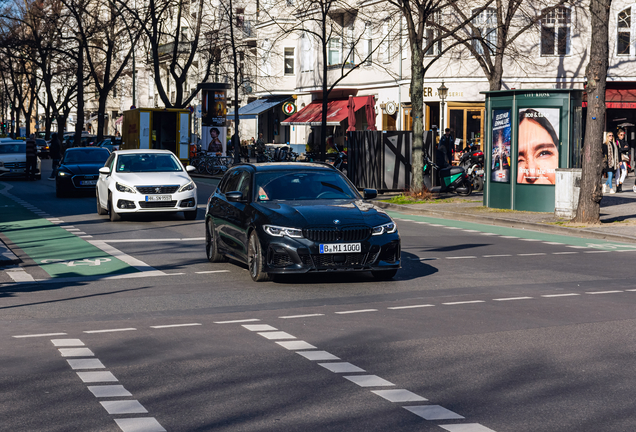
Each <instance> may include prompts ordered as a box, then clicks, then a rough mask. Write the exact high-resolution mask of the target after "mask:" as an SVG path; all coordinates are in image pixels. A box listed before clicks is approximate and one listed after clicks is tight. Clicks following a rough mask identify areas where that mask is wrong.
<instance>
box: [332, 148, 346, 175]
mask: <svg viewBox="0 0 636 432" xmlns="http://www.w3.org/2000/svg"><path fill="white" fill-rule="evenodd" d="M334 147H335V149H336V151H337V153H336V157H335V158H334V160H333V163H331V162H329V163H330V164H332V165H333V166H334V167H335V168H336V169H337V170H339V171H340V172H342V173H343V174H344V175H347V154H346V153H345V152H344V151H342V150H340V149H339V148H338V145H337V144H334Z"/></svg>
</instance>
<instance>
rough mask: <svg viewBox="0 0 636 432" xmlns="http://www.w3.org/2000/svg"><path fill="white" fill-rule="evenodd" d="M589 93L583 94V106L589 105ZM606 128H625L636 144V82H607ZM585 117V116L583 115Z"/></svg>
mask: <svg viewBox="0 0 636 432" xmlns="http://www.w3.org/2000/svg"><path fill="white" fill-rule="evenodd" d="M586 96H587V95H583V108H586V107H587V97H586ZM605 106H606V108H607V111H606V114H605V130H606V131H612V132H615V131H616V129H618V128H623V129H625V131H626V132H627V134H626V136H627V139H628V141H629V143H630V145H631V146H632V147H634V146H635V145H636V83H634V82H622V83H613V82H609V83H607V87H606V90H605ZM583 119H585V116H583Z"/></svg>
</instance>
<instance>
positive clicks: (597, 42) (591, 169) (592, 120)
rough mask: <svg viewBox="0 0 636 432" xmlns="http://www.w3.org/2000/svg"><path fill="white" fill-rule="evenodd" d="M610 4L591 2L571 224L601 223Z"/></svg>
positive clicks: (603, 1) (600, 1)
mask: <svg viewBox="0 0 636 432" xmlns="http://www.w3.org/2000/svg"><path fill="white" fill-rule="evenodd" d="M611 5H612V0H590V16H591V34H592V38H591V43H590V60H589V63H588V65H587V68H586V71H585V75H586V77H587V87H586V92H587V100H588V105H587V119H586V121H587V123H586V125H585V146H584V148H583V163H582V166H583V171H582V176H581V190H580V195H579V205H578V210H577V212H576V217H575V218H574V219H573V221H574V222H581V223H592V224H596V223H599V222H600V203H601V199H602V198H603V193H602V189H601V184H600V178H601V175H602V173H603V167H602V164H601V162H602V149H601V143H602V142H603V129H604V125H605V111H606V107H605V85H606V82H607V68H608V57H609V42H608V41H609V34H608V25H607V23H608V22H609V11H610V7H611Z"/></svg>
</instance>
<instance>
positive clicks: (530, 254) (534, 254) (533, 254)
mask: <svg viewBox="0 0 636 432" xmlns="http://www.w3.org/2000/svg"><path fill="white" fill-rule="evenodd" d="M539 255H547V254H545V253H543V252H537V253H526V254H517V256H539Z"/></svg>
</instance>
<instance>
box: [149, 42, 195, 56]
mask: <svg viewBox="0 0 636 432" xmlns="http://www.w3.org/2000/svg"><path fill="white" fill-rule="evenodd" d="M173 50H174V42H170V43H167V44H164V45H159V48H158V49H157V51H158V53H159V57H163V56H166V55H170V54H172V51H173ZM191 50H192V42H179V46H178V47H177V52H178V53H179V54H189V53H190V51H191Z"/></svg>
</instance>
